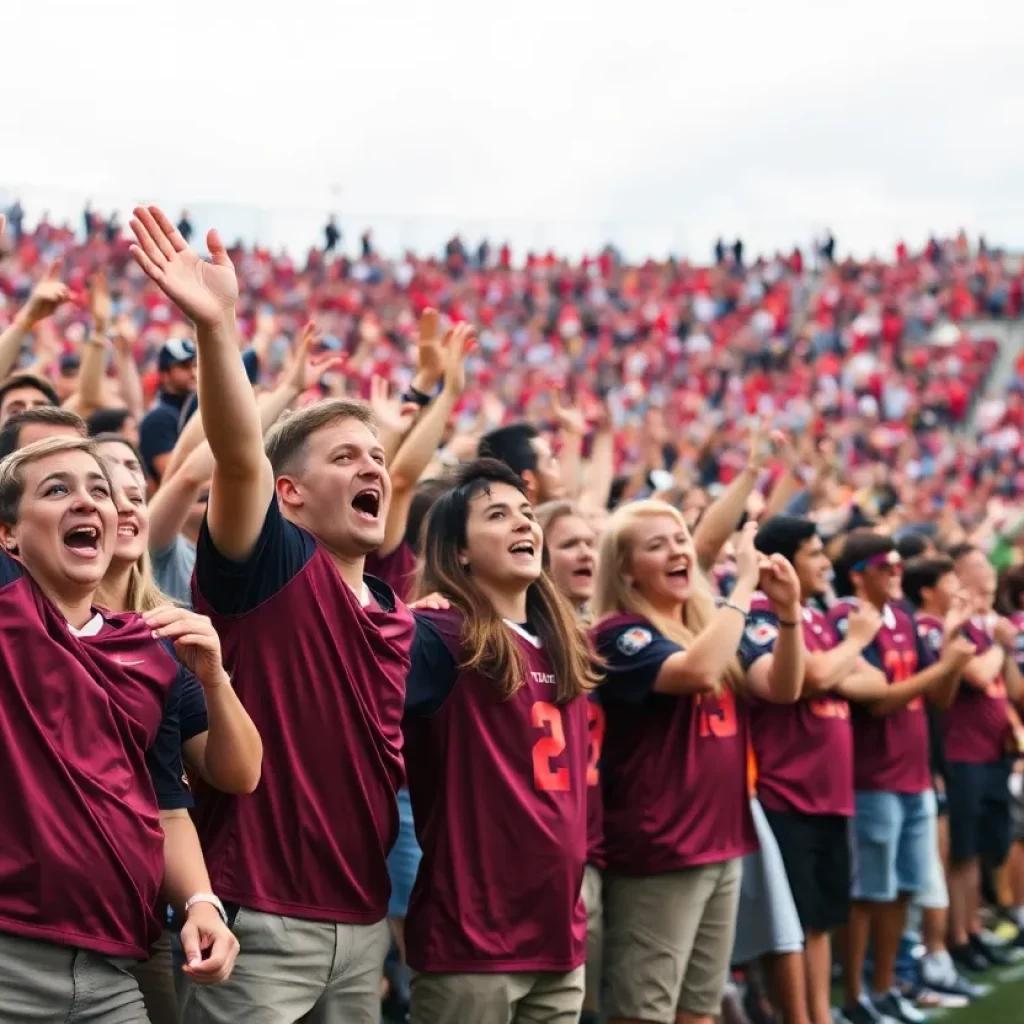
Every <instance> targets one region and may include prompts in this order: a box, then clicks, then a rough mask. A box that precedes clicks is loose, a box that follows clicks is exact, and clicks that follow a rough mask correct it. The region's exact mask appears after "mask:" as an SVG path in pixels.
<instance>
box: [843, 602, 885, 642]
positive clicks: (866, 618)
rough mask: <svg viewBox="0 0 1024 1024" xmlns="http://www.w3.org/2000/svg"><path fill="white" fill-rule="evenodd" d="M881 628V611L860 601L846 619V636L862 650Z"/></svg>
mask: <svg viewBox="0 0 1024 1024" xmlns="http://www.w3.org/2000/svg"><path fill="white" fill-rule="evenodd" d="M881 628H882V613H881V612H880V611H879V610H878V609H877V608H876V607H875V606H874V605H873V604H869V603H868V602H866V601H864V602H861V604H859V605H858V606H857V607H856V608H854V610H853V611H852V612H850V615H849V618H847V620H846V636H847V637H848V639H850V640H853V641H854V643H856V644H857V645H858V646H859V647H860V648H861V650H863V649H864V648H865V647H867V645H868V644H869V643H871V641H872V640H874V639H875V637H876V636H877V635H878V631H879V630H880V629H881Z"/></svg>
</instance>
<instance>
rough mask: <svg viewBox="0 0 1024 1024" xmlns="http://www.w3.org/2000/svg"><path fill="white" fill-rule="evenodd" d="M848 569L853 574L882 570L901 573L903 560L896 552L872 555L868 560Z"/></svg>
mask: <svg viewBox="0 0 1024 1024" xmlns="http://www.w3.org/2000/svg"><path fill="white" fill-rule="evenodd" d="M850 568H851V569H852V570H853V571H854V572H863V571H864V570H865V569H872V568H873V569H884V570H886V571H887V572H901V571H902V570H903V559H902V558H900V554H899V552H898V551H886V552H884V553H883V554H880V555H872V556H871V557H870V558H865V559H862V560H861V561H859V562H855V563H854V564H853V565H852V566H850Z"/></svg>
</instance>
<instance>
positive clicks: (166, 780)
mask: <svg viewBox="0 0 1024 1024" xmlns="http://www.w3.org/2000/svg"><path fill="white" fill-rule="evenodd" d="M180 711H181V676H180V674H179V676H178V678H176V679H175V681H174V684H173V685H172V687H171V692H170V695H169V696H168V698H167V703H166V704H165V705H164V715H163V718H162V719H161V720H160V728H159V729H158V730H157V734H156V739H155V740H154V741H153V745H152V746H151V747H150V748H149V750H147V751H146V767H147V768H148V769H149V777H150V778H151V779H152V780H153V789H154V790H155V791H156V805H157V807H159V808H160V810H161V811H176V810H180V809H182V808H189V807H191V806H192V794H191V793H189V791H188V789H187V788H186V786H185V768H184V765H183V764H182V762H181V729H180V724H179V717H178V716H179V714H180Z"/></svg>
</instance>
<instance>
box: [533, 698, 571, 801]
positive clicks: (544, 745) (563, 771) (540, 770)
mask: <svg viewBox="0 0 1024 1024" xmlns="http://www.w3.org/2000/svg"><path fill="white" fill-rule="evenodd" d="M530 721H531V722H533V726H534V728H535V729H541V730H543V732H544V733H545V735H544V736H542V737H541V738H540V739H539V740H537V742H536V743H534V745H533V784H534V785H535V786H536V787H537V788H538V789H542V790H545V791H547V792H553V793H564V792H565V791H566V790H568V788H569V769H568V768H564V767H563V768H552V767H551V762H552V761H553V760H554V759H555V758H556V757H559V756H560V755H561V753H562V751H563V750H565V729H563V728H562V712H561V711H559V710H558V708H557V707H556V706H555V705H554V704H549V703H548V702H547V701H546V700H539V701H537V703H536V704H534V705H533V707H532V708H531V709H530Z"/></svg>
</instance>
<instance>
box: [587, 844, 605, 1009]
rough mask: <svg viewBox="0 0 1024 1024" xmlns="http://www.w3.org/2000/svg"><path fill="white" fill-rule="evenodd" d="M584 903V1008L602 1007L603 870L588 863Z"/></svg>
mask: <svg viewBox="0 0 1024 1024" xmlns="http://www.w3.org/2000/svg"><path fill="white" fill-rule="evenodd" d="M583 905H584V906H585V907H586V908H587V967H586V975H585V976H586V991H585V992H584V995H583V1009H584V1011H586V1012H588V1013H597V1012H598V1011H599V1010H600V1009H601V956H602V949H601V946H602V937H603V932H604V903H603V902H602V900H601V872H600V871H599V870H598V869H597V868H595V867H594V865H593V864H588V865H587V866H586V868H585V869H584V872H583Z"/></svg>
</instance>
